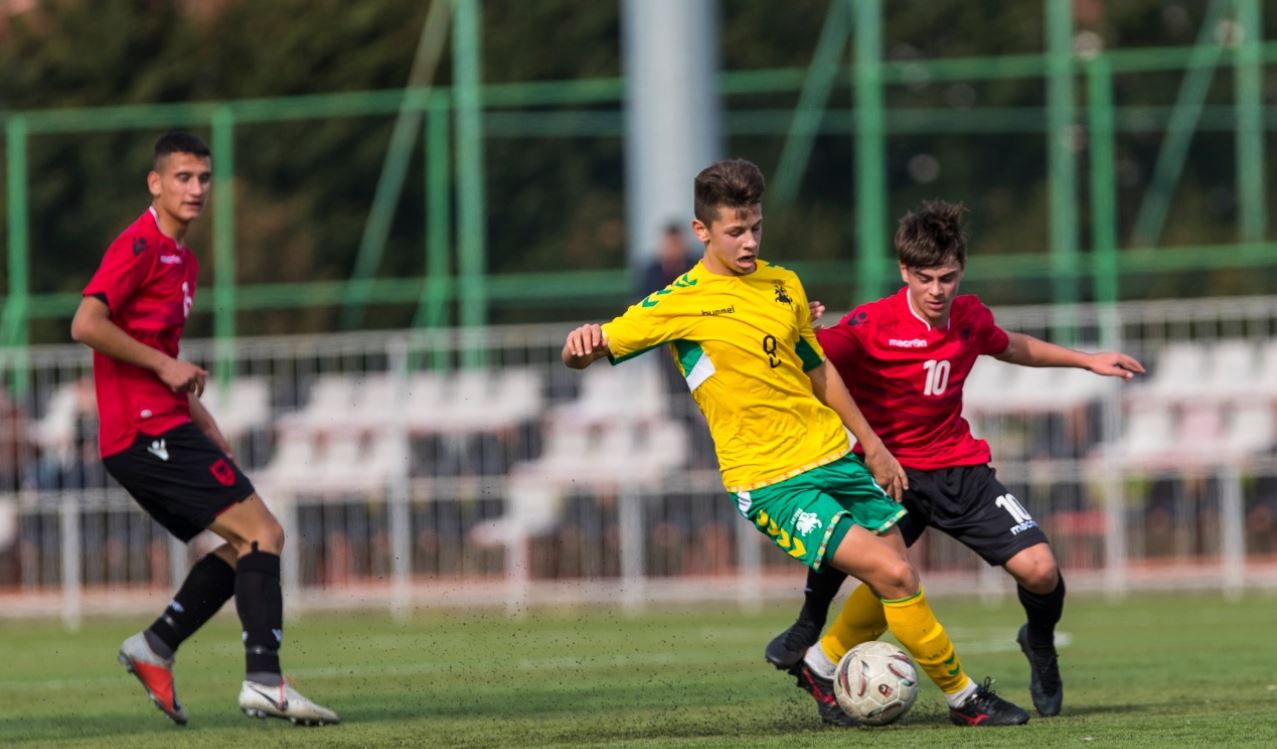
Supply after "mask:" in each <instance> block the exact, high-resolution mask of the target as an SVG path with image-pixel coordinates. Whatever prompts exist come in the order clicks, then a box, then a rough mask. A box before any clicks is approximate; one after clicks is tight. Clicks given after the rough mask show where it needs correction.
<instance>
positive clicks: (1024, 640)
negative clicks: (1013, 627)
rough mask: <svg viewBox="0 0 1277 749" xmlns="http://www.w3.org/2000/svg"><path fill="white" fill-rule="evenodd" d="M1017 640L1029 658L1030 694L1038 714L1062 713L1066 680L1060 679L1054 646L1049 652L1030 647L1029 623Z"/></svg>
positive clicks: (1021, 628) (1017, 636)
mask: <svg viewBox="0 0 1277 749" xmlns="http://www.w3.org/2000/svg"><path fill="white" fill-rule="evenodd" d="M1015 641H1016V642H1018V643H1020V650H1021V651H1022V652H1023V653H1024V657H1025V658H1028V659H1029V696H1030V697H1032V698H1033V706H1034V707H1036V708H1037V709H1038V715H1041V716H1043V717H1050V716H1052V715H1059V714H1060V707H1061V706H1062V705H1063V704H1064V682H1062V681H1061V680H1060V662H1059V658H1058V656H1057V655H1056V652H1055V648H1054V647H1052V648H1051V651H1050V652H1049V653H1038V652H1036V651H1034V650H1032V649H1030V648H1029V625H1027V624H1025V625H1023V626H1021V627H1020V632H1019V634H1017V635H1016V637H1015Z"/></svg>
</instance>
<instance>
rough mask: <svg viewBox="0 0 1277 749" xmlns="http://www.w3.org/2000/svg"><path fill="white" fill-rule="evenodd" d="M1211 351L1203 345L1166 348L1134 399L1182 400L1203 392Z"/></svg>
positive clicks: (1133, 395) (1177, 344) (1172, 345)
mask: <svg viewBox="0 0 1277 749" xmlns="http://www.w3.org/2000/svg"><path fill="white" fill-rule="evenodd" d="M1206 362H1207V352H1206V348H1205V347H1204V346H1202V345H1201V344H1199V343H1172V344H1170V345H1168V346H1167V347H1166V348H1164V349H1162V351H1161V353H1160V354H1158V356H1157V360H1156V368H1155V369H1154V371H1153V373H1152V376H1151V377H1149V379H1148V381H1147V382H1146V383H1142V384H1141V385H1140V386H1138V387H1137V388H1133V389H1132V390H1133V391H1134V392H1132V397H1140V398H1147V399H1152V400H1161V401H1181V400H1187V399H1189V398H1192V397H1193V396H1194V395H1196V394H1197V393H1200V392H1201V391H1202V381H1203V378H1204V377H1205V376H1206Z"/></svg>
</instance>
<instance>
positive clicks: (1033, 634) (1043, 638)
mask: <svg viewBox="0 0 1277 749" xmlns="http://www.w3.org/2000/svg"><path fill="white" fill-rule="evenodd" d="M1016 587H1017V589H1018V591H1017V592H1018V593H1019V594H1020V605H1022V606H1024V613H1026V614H1028V616H1029V628H1028V635H1029V647H1031V648H1033V649H1034V650H1043V651H1050V650H1053V649H1054V648H1055V623H1056V622H1058V621H1060V614H1062V613H1064V575H1060V582H1059V584H1058V585H1056V586H1055V590H1053V591H1051V592H1050V593H1047V594H1045V595H1043V594H1039V593H1033V592H1031V591H1029V590H1027V589H1025V588H1024V586H1016Z"/></svg>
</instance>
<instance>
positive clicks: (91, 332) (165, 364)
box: [71, 296, 208, 395]
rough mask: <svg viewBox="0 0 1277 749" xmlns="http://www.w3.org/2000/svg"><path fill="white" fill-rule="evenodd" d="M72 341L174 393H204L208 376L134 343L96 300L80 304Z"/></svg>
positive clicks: (87, 297) (88, 297) (188, 363)
mask: <svg viewBox="0 0 1277 749" xmlns="http://www.w3.org/2000/svg"><path fill="white" fill-rule="evenodd" d="M71 338H73V339H74V340H76V341H78V342H80V343H83V344H84V345H86V346H88V347H89V348H91V349H93V350H94V351H97V352H98V353H100V354H105V355H106V356H109V357H111V358H112V359H118V360H120V361H122V362H125V363H127V364H132V365H134V366H138V367H142V368H144V369H149V370H151V371H152V372H154V373H155V375H156V376H157V377H159V378H160V381H162V382H163V383H164V384H165V385H168V386H169V388H171V389H172V390H173V392H175V393H180V392H191V393H195V394H196V395H199V394H200V393H202V392H204V380H205V378H206V377H208V372H205V371H204V370H203V369H201V368H200V367H198V366H196V365H194V364H192V363H190V362H186V361H182V360H181V359H174V358H173V357H171V356H169V355H167V354H165V353H164V352H163V351H160V350H158V349H153V348H151V347H150V346H147V345H146V344H144V343H141V342H139V341H137V340H135V339H134V338H133V337H132V336H130V335H129V334H128V333H125V332H124V331H123V330H122V329H121V328H120V326H118V325H116V324H115V323H114V322H112V321H111V309H110V307H107V306H106V303H105V302H103V301H102V300H101V299H98V298H97V297H92V296H86V297H84V298H83V299H81V300H80V307H79V309H77V310H76V311H75V317H74V318H73V319H72V320H71Z"/></svg>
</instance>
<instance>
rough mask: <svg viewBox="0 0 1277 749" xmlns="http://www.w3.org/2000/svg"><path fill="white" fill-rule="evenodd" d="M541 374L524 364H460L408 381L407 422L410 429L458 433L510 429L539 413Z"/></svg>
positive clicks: (540, 409) (540, 405) (542, 395)
mask: <svg viewBox="0 0 1277 749" xmlns="http://www.w3.org/2000/svg"><path fill="white" fill-rule="evenodd" d="M542 377H543V375H542V373H541V372H539V371H537V370H533V369H528V368H518V369H504V370H497V371H493V370H489V369H463V370H458V371H457V372H454V373H453V374H451V375H450V376H448V377H447V378H443V377H442V376H441V375H437V374H434V373H429V374H417V375H414V376H413V378H412V379H411V380H410V382H409V388H408V391H409V394H408V403H407V413H408V425H409V427H410V429H411V430H412V431H413V432H416V433H437V434H444V435H464V434H476V433H486V432H498V431H501V430H504V429H510V428H513V427H516V426H518V425H519V424H522V423H524V422H527V421H529V420H532V419H534V418H536V417H537V416H538V415H540V413H541V411H542V407H543V404H544V399H545V396H544V394H543V393H542Z"/></svg>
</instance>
